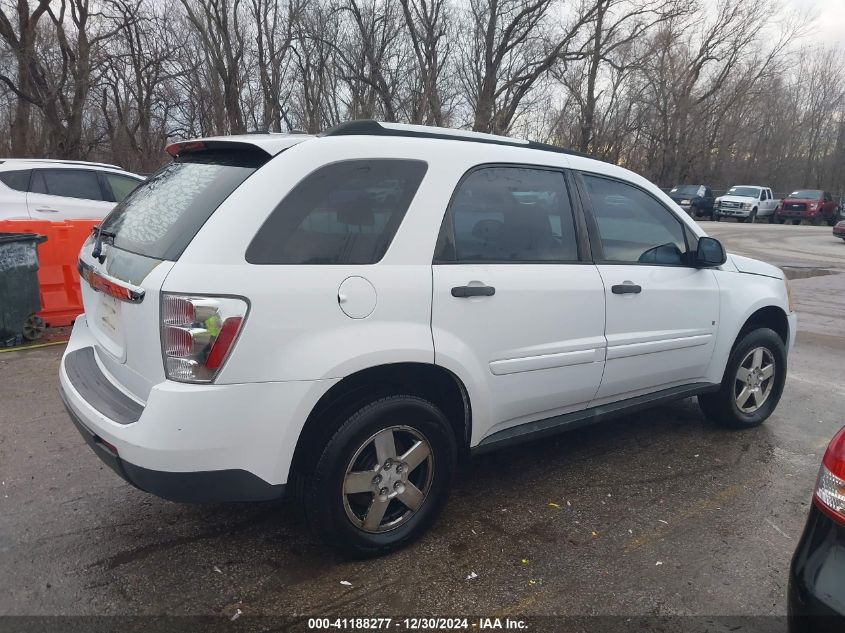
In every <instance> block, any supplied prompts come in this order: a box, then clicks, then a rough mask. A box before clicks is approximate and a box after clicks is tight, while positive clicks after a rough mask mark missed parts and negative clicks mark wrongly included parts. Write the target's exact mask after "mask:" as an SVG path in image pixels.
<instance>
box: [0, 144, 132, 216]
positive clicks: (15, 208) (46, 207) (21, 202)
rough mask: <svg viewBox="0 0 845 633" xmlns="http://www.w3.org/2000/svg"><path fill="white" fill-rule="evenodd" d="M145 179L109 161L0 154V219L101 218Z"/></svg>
mask: <svg viewBox="0 0 845 633" xmlns="http://www.w3.org/2000/svg"><path fill="white" fill-rule="evenodd" d="M143 181H144V179H143V177H141V176H138V175H137V174H133V173H130V172H128V171H125V170H123V169H121V168H120V167H117V166H116V165H107V164H105V163H87V162H82V161H68V160H41V159H34V158H26V159H24V158H7V159H0V220H25V219H32V220H54V221H61V220H76V219H95V220H99V219H102V218H104V217H105V216H106V214H107V213H108V212H109V211H111V210H112V209H113V208H114V205H115V204H116V203H118V202H121V201H122V200H123V199H124V198H125V197H126V196H127V195H129V193H130V192H132V191H133V190H134V189H135V188H136V187H137V186H138V185H139V184H140V183H142V182H143Z"/></svg>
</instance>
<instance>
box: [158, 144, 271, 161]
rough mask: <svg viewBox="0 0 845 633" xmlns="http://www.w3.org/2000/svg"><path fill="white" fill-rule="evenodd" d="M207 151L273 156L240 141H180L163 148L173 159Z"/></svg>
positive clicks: (262, 149)
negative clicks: (245, 152) (254, 153)
mask: <svg viewBox="0 0 845 633" xmlns="http://www.w3.org/2000/svg"><path fill="white" fill-rule="evenodd" d="M207 149H235V150H238V149H239V150H246V151H257V152H260V153H262V154H264V156H265V157H266V158H272V157H273V154H271V153H270V152H268V151H267V150H265V149H264V148H262V147H259V146H258V145H254V144H252V143H242V142H240V141H218V140H203V141H180V142H178V143H171V144H170V145H167V146H166V147H165V148H164V151H165V152H167V153H168V154H170V155H171V156H172V157H173V158H179V157H180V156H185V155H186V154H190V153H191V152H200V151H203V150H207Z"/></svg>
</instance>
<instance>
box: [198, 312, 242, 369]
mask: <svg viewBox="0 0 845 633" xmlns="http://www.w3.org/2000/svg"><path fill="white" fill-rule="evenodd" d="M242 322H243V317H229V318H228V319H226V320H225V321H224V322H223V327H221V328H220V334H218V335H217V338H216V339H215V340H214V343H212V344H211V351H210V352H208V358H206V359H205V366H206V367H208V368H209V369H218V368H219V367H220V365H222V364H223V359H224V358H226V354H228V353H229V348H230V347H231V346H232V343H234V342H235V337H236V336H237V335H238V330H240V329H241V323H242Z"/></svg>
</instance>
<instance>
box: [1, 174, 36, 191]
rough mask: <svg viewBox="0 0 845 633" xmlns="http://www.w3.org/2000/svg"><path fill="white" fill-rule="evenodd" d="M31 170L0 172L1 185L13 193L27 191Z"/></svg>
mask: <svg viewBox="0 0 845 633" xmlns="http://www.w3.org/2000/svg"><path fill="white" fill-rule="evenodd" d="M30 173H31V170H29V169H21V170H15V171H4V172H0V180H2V181H3V184H4V185H6V186H7V187H9V188H10V189H14V190H15V191H26V190H27V189H29V174H30Z"/></svg>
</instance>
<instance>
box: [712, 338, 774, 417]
mask: <svg viewBox="0 0 845 633" xmlns="http://www.w3.org/2000/svg"><path fill="white" fill-rule="evenodd" d="M757 348H764V349H766V350H768V352H769V353H770V354H771V356H772V358H773V360H774V371H773V375H772V378H771V380H772V381H773V383H772V385H771V391H770V392H769V393H768V396H767V397H766V398H765V400H764V401H763V403H762V405H761V406H760V407H759V408H758V409H756V410H755V411H753V412H752V413H745V412H743V411H742V410H740V408H739V406H738V405H737V391H736V384H737V382H738V379H737V372H738V371H739V368H740V364H741V363H742V362H743V360H745V359H746V357H747V356H748V355H749V353H750V352H752V351H753V350H755V349H757ZM785 382H786V347H785V346H784V344H783V340H781V338H780V336H778V334H777V332H775V331H774V330H770V329H769V328H757V329H754V330H748V331H745V332H741V333H740V336H739V340H738V343H737V344H736V345H735V346H734V349H733V351H732V352H731V355H730V358H729V359H728V364H727V366H726V367H725V375H724V377H723V378H722V384H721V386H720V388H719V391H716V392H713V393H705V394H701V395H699V396H698V405H699V407H701V410H702V411H703V412H704V415H705V416H706V417H707V418H708V419H710V420H711V421H712V422H714V423H716V424H718V425H719V426H723V427H727V428H732V429H750V428H753V427H755V426H759V425H760V424H762V423H763V422H765V421H766V419H767V418H768V417H769V416H770V415H771V414H772V412H773V411H774V410H775V408H776V407H777V405H778V402H779V401H780V397H781V394H782V393H783V385H784V383H785Z"/></svg>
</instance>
